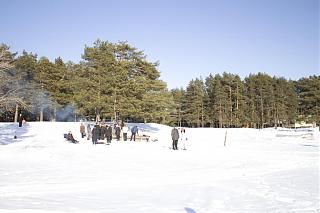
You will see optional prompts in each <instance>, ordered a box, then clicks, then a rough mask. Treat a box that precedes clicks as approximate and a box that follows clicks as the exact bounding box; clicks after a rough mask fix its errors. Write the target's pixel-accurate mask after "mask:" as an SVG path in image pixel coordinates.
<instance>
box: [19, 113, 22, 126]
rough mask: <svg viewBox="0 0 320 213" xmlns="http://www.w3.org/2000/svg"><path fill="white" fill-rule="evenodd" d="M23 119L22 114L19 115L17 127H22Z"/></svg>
mask: <svg viewBox="0 0 320 213" xmlns="http://www.w3.org/2000/svg"><path fill="white" fill-rule="evenodd" d="M22 121H23V117H22V114H20V115H19V127H22Z"/></svg>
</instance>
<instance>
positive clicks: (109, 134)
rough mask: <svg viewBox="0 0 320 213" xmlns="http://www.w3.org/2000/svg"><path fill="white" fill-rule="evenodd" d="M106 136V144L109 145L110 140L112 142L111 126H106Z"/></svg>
mask: <svg viewBox="0 0 320 213" xmlns="http://www.w3.org/2000/svg"><path fill="white" fill-rule="evenodd" d="M106 136H107V143H111V140H112V126H111V125H110V126H108V129H107V133H106Z"/></svg>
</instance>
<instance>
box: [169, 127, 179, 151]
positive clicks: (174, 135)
mask: <svg viewBox="0 0 320 213" xmlns="http://www.w3.org/2000/svg"><path fill="white" fill-rule="evenodd" d="M171 138H172V148H173V149H174V150H178V140H179V131H178V129H176V127H173V129H172V131H171Z"/></svg>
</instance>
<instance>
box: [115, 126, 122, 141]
mask: <svg viewBox="0 0 320 213" xmlns="http://www.w3.org/2000/svg"><path fill="white" fill-rule="evenodd" d="M120 132H121V128H120V126H119V125H117V126H116V128H115V133H116V137H117V141H119V140H120Z"/></svg>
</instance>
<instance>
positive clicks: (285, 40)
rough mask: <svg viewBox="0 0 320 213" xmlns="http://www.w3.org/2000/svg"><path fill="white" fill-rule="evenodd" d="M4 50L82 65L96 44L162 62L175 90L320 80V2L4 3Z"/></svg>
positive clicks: (10, 0)
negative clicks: (219, 83)
mask: <svg viewBox="0 0 320 213" xmlns="http://www.w3.org/2000/svg"><path fill="white" fill-rule="evenodd" d="M0 5H1V7H0V11H1V13H0V20H1V28H0V43H5V44H7V45H9V46H10V47H11V50H12V51H17V52H19V53H21V52H22V50H24V49H25V50H26V51H28V52H33V53H37V54H38V56H46V57H48V58H49V59H50V60H54V58H57V57H59V56H61V57H62V59H63V60H65V61H67V60H71V61H73V62H76V63H77V62H79V61H80V60H81V54H82V53H83V49H84V47H85V45H88V46H92V44H93V42H94V41H95V40H96V39H98V38H99V39H101V40H108V41H111V42H117V41H128V42H129V43H130V44H131V45H132V46H135V47H137V48H138V49H140V50H143V51H144V52H145V54H146V55H147V56H148V60H149V61H159V62H160V66H159V70H160V72H161V79H162V80H164V81H165V82H167V84H168V88H170V89H171V88H175V87H186V86H187V84H188V83H189V82H190V80H191V79H194V78H196V77H200V76H202V78H203V79H205V78H206V77H207V76H208V75H209V74H210V73H212V74H217V73H220V74H221V73H223V72H224V71H226V72H230V73H233V74H238V75H240V77H242V78H244V77H246V76H248V75H249V74H250V73H258V72H265V73H267V74H269V75H271V76H273V75H276V76H283V77H285V78H287V79H293V80H296V79H299V78H301V77H306V76H309V75H320V73H319V72H320V71H319V1H318V0H211V1H210V0H193V1H188V0H185V1H182V0H161V1H160V0H158V1H152V0H149V1H148V0H132V1H129V0H127V1H126V0H119V1H116V0H114V1H108V0H105V1H102V0H101V1H99V0H88V1H85V0H53V1H41V0H28V1H23V0H20V1H17V0H0Z"/></svg>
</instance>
